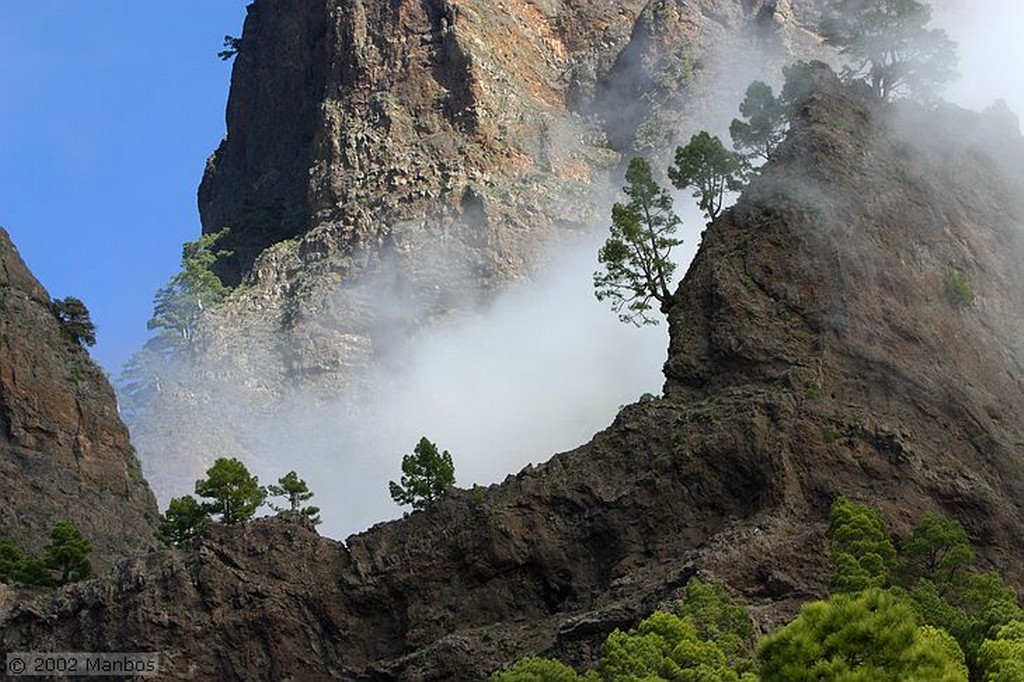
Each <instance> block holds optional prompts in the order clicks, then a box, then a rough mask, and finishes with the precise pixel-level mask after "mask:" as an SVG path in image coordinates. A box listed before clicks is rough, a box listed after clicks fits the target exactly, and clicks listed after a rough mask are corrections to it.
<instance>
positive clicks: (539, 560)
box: [0, 64, 1024, 680]
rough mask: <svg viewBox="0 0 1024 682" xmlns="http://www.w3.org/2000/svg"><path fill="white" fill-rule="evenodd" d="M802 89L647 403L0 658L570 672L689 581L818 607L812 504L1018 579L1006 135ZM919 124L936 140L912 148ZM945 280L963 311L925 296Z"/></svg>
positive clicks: (174, 564)
mask: <svg viewBox="0 0 1024 682" xmlns="http://www.w3.org/2000/svg"><path fill="white" fill-rule="evenodd" d="M812 80H813V82H814V84H815V87H814V88H813V90H812V92H811V94H810V95H809V97H808V98H807V100H806V101H805V102H804V103H803V104H802V105H801V106H800V107H799V108H798V109H797V113H796V115H795V118H794V121H793V128H792V130H791V133H790V137H789V139H788V141H787V142H786V143H785V144H784V146H783V147H782V148H781V149H780V153H779V158H778V160H775V161H773V162H772V163H770V164H768V165H767V166H766V167H764V168H763V169H762V171H761V174H760V177H759V178H757V179H755V180H754V181H753V182H752V183H751V185H750V187H749V188H748V190H747V191H746V192H745V193H744V195H743V196H742V197H741V198H740V200H739V202H738V203H737V204H736V206H734V207H733V208H731V209H728V210H727V211H725V212H724V213H723V214H722V216H720V217H719V219H717V220H716V221H715V222H713V223H712V224H711V225H710V226H709V227H708V228H707V230H706V231H705V235H704V241H703V243H702V245H701V248H700V250H699V252H698V255H697V257H696V258H695V260H694V262H693V264H692V265H691V267H690V269H689V271H688V272H687V274H686V276H685V277H684V279H683V281H682V282H681V283H680V285H679V287H678V289H677V291H676V293H675V294H674V299H673V300H674V303H673V306H672V309H671V311H670V313H669V321H670V345H669V354H668V359H667V362H666V366H665V374H666V384H665V395H664V397H662V398H653V399H645V400H641V401H640V402H638V403H635V404H633V405H629V406H626V407H624V408H623V409H622V411H621V412H620V413H619V415H618V416H617V417H616V419H615V421H614V423H613V424H611V425H610V426H609V427H608V428H607V429H605V430H603V431H601V432H600V433H598V434H596V435H595V436H594V438H593V439H592V440H591V441H590V442H589V443H587V444H585V445H583V446H581V447H579V448H576V449H575V450H572V451H570V452H566V453H561V454H558V455H555V456H554V457H553V458H552V459H551V460H550V461H549V462H547V463H545V464H542V465H538V466H531V467H528V468H526V469H524V470H523V471H521V472H519V473H518V474H516V475H515V476H509V477H508V478H507V479H506V480H505V481H504V482H503V483H501V484H495V485H491V486H488V487H486V488H483V489H481V490H480V491H479V492H471V491H463V490H455V491H453V492H452V494H451V495H449V496H448V497H447V498H445V499H443V500H442V501H440V502H439V503H437V504H436V505H435V506H434V507H433V508H431V509H428V510H426V511H423V512H419V513H414V514H412V515H410V516H409V517H407V518H405V519H402V520H397V521H393V522H388V523H383V524H378V525H377V526H375V527H373V528H371V529H370V530H368V531H366V532H364V533H359V534H357V535H354V536H351V537H350V538H348V540H347V541H346V543H345V544H344V545H342V544H341V543H338V542H335V541H332V540H326V539H321V538H318V537H316V536H315V533H314V531H313V530H312V528H311V527H309V526H308V525H307V524H304V523H303V522H302V521H301V520H298V521H296V520H294V519H292V520H289V519H287V518H285V519H260V520H257V521H254V522H252V523H250V524H246V525H244V526H242V527H238V528H231V527H214V528H212V529H211V530H210V531H208V532H207V533H206V534H204V535H203V536H202V537H201V538H199V539H198V540H197V541H196V542H195V543H194V544H192V545H190V546H189V547H187V548H185V549H183V550H167V551H164V552H158V553H153V554H150V555H148V556H145V557H136V558H133V559H128V560H126V561H124V562H122V563H121V564H119V565H118V567H117V568H116V569H115V570H114V572H113V573H111V574H110V575H109V576H107V577H103V578H100V579H97V580H94V581H89V582H87V583H82V584H80V585H76V586H72V587H69V588H65V589H64V590H63V591H60V592H57V593H54V594H53V595H49V596H46V597H42V598H38V599H36V600H34V601H29V602H26V603H24V604H21V605H18V606H15V607H13V608H11V609H9V610H8V612H7V613H6V614H5V615H0V632H2V635H0V641H2V644H3V647H4V648H5V649H7V650H19V649H24V648H25V647H26V646H28V644H29V643H32V644H33V645H35V646H41V647H50V648H52V649H53V650H62V649H63V650H67V649H75V648H78V649H83V650H87V649H92V650H97V648H98V649H99V650H104V649H105V648H107V647H114V649H111V650H116V649H117V648H118V647H120V648H121V650H133V649H138V650H159V651H161V652H163V655H164V656H165V657H166V660H167V661H170V662H171V665H170V666H169V668H168V669H167V670H166V677H167V678H168V679H176V678H177V679H184V678H187V677H189V676H192V675H196V674H216V675H217V676H218V677H220V678H222V679H253V677H254V676H256V677H258V678H261V679H279V678H287V677H288V676H289V675H291V676H293V678H294V679H328V678H332V677H333V678H337V677H341V678H343V679H359V680H391V679H395V680H444V679H465V680H476V679H484V678H485V677H486V675H487V674H488V673H489V672H490V671H491V670H493V669H495V668H498V667H501V666H503V665H507V664H508V663H509V662H511V661H512V660H514V659H515V658H517V657H519V656H523V655H526V654H531V653H547V654H555V655H560V656H562V657H563V658H566V659H567V660H569V661H571V662H574V663H577V664H586V663H588V662H590V661H592V660H593V656H594V653H595V647H596V643H597V642H599V641H600V640H601V639H602V638H603V636H604V635H605V634H607V633H608V632H609V631H611V630H612V629H613V628H615V627H623V626H628V625H631V624H633V623H635V622H636V621H637V620H638V619H639V618H641V617H643V616H644V615H646V614H647V613H649V612H650V611H652V610H653V609H655V608H657V607H658V606H659V605H660V604H662V603H664V602H666V601H671V600H672V599H673V598H675V597H676V595H677V593H678V590H679V589H680V588H681V587H682V585H684V584H685V582H686V581H687V580H688V579H689V578H690V577H692V576H695V575H696V576H699V577H701V579H703V580H706V581H711V582H716V583H720V584H723V585H725V586H726V587H727V588H728V589H729V590H730V591H731V592H732V593H733V594H735V595H737V596H739V597H741V598H742V599H743V600H744V601H746V602H747V603H748V604H749V605H750V606H751V610H752V612H753V614H754V617H755V620H756V622H757V623H758V624H759V626H761V627H762V628H770V627H771V626H772V625H773V624H775V623H778V622H780V621H782V620H785V619H787V618H788V617H790V616H792V615H793V613H794V612H795V611H796V609H797V608H798V606H799V604H800V603H801V602H802V601H805V600H807V599H809V598H812V597H819V596H822V595H824V594H826V592H827V586H826V580H827V575H828V566H827V551H826V544H825V538H824V530H825V527H826V525H827V510H828V506H829V504H830V503H831V501H832V500H833V499H834V498H835V497H836V496H837V495H846V496H848V497H850V498H851V499H854V500H858V501H864V502H867V503H870V504H872V505H873V506H877V507H878V508H879V509H880V510H881V512H882V514H883V516H884V517H885V518H886V520H887V521H888V522H889V523H890V524H891V525H892V526H893V527H894V528H895V529H896V530H897V532H905V531H906V529H907V528H908V527H909V525H910V523H911V522H912V521H913V520H915V519H916V518H917V517H918V516H919V515H920V514H921V513H923V512H926V511H939V512H941V513H944V514H946V515H949V516H952V517H954V518H957V519H958V520H959V521H960V522H961V523H963V525H964V526H965V528H966V529H967V532H968V534H969V536H970V537H971V540H972V543H973V544H974V545H975V547H976V549H977V550H978V553H979V555H980V556H981V557H982V559H983V562H984V565H985V566H987V567H991V568H995V569H998V570H1000V571H1001V572H1003V574H1004V575H1005V576H1006V578H1007V579H1008V580H1009V581H1010V582H1011V584H1014V585H1015V586H1017V587H1020V586H1021V585H1022V584H1024V575H1022V573H1021V567H1022V566H1024V556H1021V552H1022V551H1024V549H1022V547H1024V546H1022V545H1021V544H1020V543H1019V542H1016V541H1015V540H1014V539H1015V538H1019V537H1021V534H1022V532H1024V509H1021V506H1020V502H1019V500H1020V499H1022V498H1021V495H1020V493H1021V492H1022V486H1024V480H1022V477H1021V475H1020V472H1021V471H1022V470H1024V462H1022V461H1021V449H1020V444H1021V443H1024V433H1022V432H1021V431H1020V425H1021V424H1024V415H1020V413H1019V411H1020V410H1021V409H1022V408H1021V407H1020V405H1021V404H1024V403H1022V402H1021V401H1020V400H1019V398H1020V395H1021V393H1022V392H1024V387H1022V385H1021V382H1020V380H1019V376H1020V372H1019V369H1020V366H1021V359H1022V358H1024V347H1022V345H1021V340H1022V339H1024V333H1021V332H1024V317H1022V313H1021V311H1022V310H1024V306H1021V305H1019V304H1020V303H1021V302H1024V280H1022V278H1021V275H1020V274H1019V273H1018V268H1017V263H1018V262H1019V258H1018V257H1017V256H1018V255H1019V253H1020V251H1021V248H1022V246H1024V245H1022V243H1021V241H1022V238H1024V237H1022V232H1021V225H1024V204H1022V203H1021V200H1020V196H1021V194H1020V192H1019V189H1020V184H1021V183H1020V178H1019V175H1016V173H1017V171H1014V173H1015V174H1013V175H1007V174H1006V173H1005V172H1004V171H1003V168H1004V167H1012V166H1006V165H1005V164H1003V163H1002V162H1001V161H997V160H996V159H997V158H999V157H1002V158H1003V159H1004V160H1005V159H1012V160H1017V159H1020V160H1024V142H1022V140H1021V137H1020V133H1019V131H1018V130H1014V129H1013V125H1009V124H1008V119H1007V118H1006V117H1005V116H1000V115H999V111H997V110H993V111H992V112H990V113H989V114H985V115H981V114H971V113H968V112H964V111H962V110H959V109H956V108H951V107H942V108H939V109H936V110H934V111H928V110H924V109H916V110H915V108H914V107H913V105H896V106H894V107H888V106H884V105H880V104H879V103H877V102H875V101H873V100H872V99H871V98H870V97H869V96H868V95H867V93H866V92H865V91H863V90H862V89H860V88H858V87H857V86H855V85H853V86H844V85H842V84H840V82H839V80H838V79H837V78H836V76H835V74H834V73H832V72H831V71H830V70H829V69H828V68H827V67H825V66H824V65H823V64H818V65H815V66H814V69H813V79H812ZM922 115H923V118H922ZM944 129H955V130H959V131H960V132H961V135H960V136H959V137H958V138H957V139H956V140H955V141H953V142H945V143H943V145H942V146H940V147H936V146H935V144H934V140H935V139H936V136H935V131H937V130H944ZM993 141H997V142H998V149H996V150H995V151H996V154H995V155H993V144H992V143H993ZM1016 167H1017V168H1019V167H1020V166H1019V165H1017V166H1016ZM951 267H956V268H958V269H959V270H960V271H961V272H963V273H965V274H966V276H967V277H968V278H969V281H970V284H971V286H972V287H973V288H974V291H975V293H976V303H975V304H974V305H973V306H971V307H966V308H965V307H961V306H958V305H955V304H954V303H953V302H951V301H950V300H949V299H948V298H947V297H946V295H945V293H944V286H945V282H946V277H947V274H948V272H949V268H951ZM744 275H746V278H744ZM748 279H749V280H750V281H748ZM894 363H897V364H898V363H902V364H898V366H897V364H894ZM86 614H89V615H88V616H86ZM86 617H88V618H90V619H95V620H94V621H93V622H101V623H103V624H104V626H103V627H93V628H82V627H81V626H80V623H81V622H82V619H83V618H86ZM240 643H243V644H240Z"/></svg>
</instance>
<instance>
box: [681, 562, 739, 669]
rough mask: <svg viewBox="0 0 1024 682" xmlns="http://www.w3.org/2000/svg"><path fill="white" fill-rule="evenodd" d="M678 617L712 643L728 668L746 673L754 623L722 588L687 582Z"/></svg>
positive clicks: (693, 580) (691, 581)
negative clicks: (719, 650)
mask: <svg viewBox="0 0 1024 682" xmlns="http://www.w3.org/2000/svg"><path fill="white" fill-rule="evenodd" d="M679 615H680V616H682V617H683V618H685V619H687V620H689V621H691V622H692V623H693V624H694V626H695V627H696V628H697V634H698V635H699V636H700V637H701V638H702V639H704V640H707V641H711V642H714V643H715V644H716V645H717V646H718V648H719V649H721V651H722V653H723V654H725V657H726V660H728V662H729V664H730V666H732V667H733V668H735V669H736V670H737V671H739V672H747V671H748V669H749V667H750V665H751V664H752V659H753V654H754V624H753V623H752V622H751V620H750V614H749V613H747V609H746V608H745V607H744V606H742V605H740V604H737V603H735V602H734V601H733V600H732V599H731V598H730V597H729V594H728V593H727V592H726V591H725V589H724V588H723V587H722V586H721V585H710V584H707V583H703V582H701V581H700V580H697V579H696V578H694V579H692V580H690V582H688V583H687V584H686V589H685V591H684V593H683V600H682V602H681V603H680V605H679Z"/></svg>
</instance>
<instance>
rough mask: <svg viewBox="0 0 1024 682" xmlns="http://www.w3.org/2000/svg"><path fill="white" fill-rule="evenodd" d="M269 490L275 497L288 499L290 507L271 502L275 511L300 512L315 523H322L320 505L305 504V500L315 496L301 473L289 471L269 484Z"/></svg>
mask: <svg viewBox="0 0 1024 682" xmlns="http://www.w3.org/2000/svg"><path fill="white" fill-rule="evenodd" d="M267 492H268V493H270V495H271V496H273V497H283V498H285V499H286V500H288V509H284V508H282V507H278V506H276V505H274V504H271V505H270V506H271V508H273V510H274V511H278V512H280V511H293V512H299V513H301V514H303V515H305V516H307V517H308V518H309V520H310V521H312V522H313V525H317V524H319V523H320V521H321V519H320V507H314V506H312V505H310V506H305V505H304V503H305V502H308V501H309V500H311V499H312V498H313V493H312V491H310V489H309V486H308V485H307V484H306V482H305V481H304V480H302V479H301V478H299V475H298V474H297V473H296V472H294V471H289V472H288V473H287V474H285V475H284V476H282V477H281V478H279V479H277V484H276V485H275V484H270V485H268V486H267Z"/></svg>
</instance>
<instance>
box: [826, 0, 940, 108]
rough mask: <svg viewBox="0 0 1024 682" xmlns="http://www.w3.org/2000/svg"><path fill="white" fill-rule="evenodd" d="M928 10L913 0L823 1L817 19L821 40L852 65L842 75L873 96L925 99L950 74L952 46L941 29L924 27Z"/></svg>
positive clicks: (928, 16) (927, 18)
mask: <svg viewBox="0 0 1024 682" xmlns="http://www.w3.org/2000/svg"><path fill="white" fill-rule="evenodd" d="M930 20H931V8H930V7H929V6H928V5H926V4H924V3H922V2H918V1H917V0H829V2H827V3H826V5H825V8H824V11H823V14H822V22H821V34H822V35H823V36H824V37H825V42H826V43H827V44H829V45H834V46H836V47H838V48H840V52H841V53H842V54H844V55H846V56H847V57H849V58H850V60H851V62H852V64H851V65H850V66H849V67H847V68H846V69H844V72H843V75H844V77H846V78H848V79H852V78H856V79H861V78H863V79H864V80H866V81H867V82H868V83H869V84H870V85H871V88H872V90H873V91H874V93H875V95H877V96H878V98H879V99H881V100H888V99H890V98H891V97H892V96H893V95H896V94H899V93H903V92H906V93H908V94H914V95H919V96H923V97H928V96H931V95H932V94H933V92H934V91H935V90H936V89H937V87H938V86H939V85H941V84H943V83H946V82H948V81H950V80H953V78H954V77H955V75H956V72H955V66H956V60H957V57H956V44H955V43H954V42H953V41H952V40H950V38H949V36H948V35H946V32H945V31H942V30H938V29H927V28H925V26H926V25H927V24H928V22H929V21H930Z"/></svg>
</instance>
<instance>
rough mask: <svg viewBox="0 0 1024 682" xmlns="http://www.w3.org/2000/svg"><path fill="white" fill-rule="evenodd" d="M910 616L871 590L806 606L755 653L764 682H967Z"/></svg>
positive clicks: (955, 660) (955, 659)
mask: <svg viewBox="0 0 1024 682" xmlns="http://www.w3.org/2000/svg"><path fill="white" fill-rule="evenodd" d="M936 639H937V636H936V634H935V632H934V631H932V630H922V629H921V628H920V627H918V625H917V623H916V617H915V614H914V612H913V610H912V609H911V608H910V607H909V606H907V605H906V604H904V603H902V602H900V601H899V600H898V599H897V598H896V597H895V596H893V595H892V594H890V593H888V592H886V591H883V590H881V589H878V588H871V589H868V590H865V591H863V592H860V593H858V594H855V595H848V594H839V595H836V596H834V597H832V599H830V600H829V601H827V602H823V601H819V602H813V603H811V604H807V605H805V606H804V607H803V609H801V611H800V615H799V616H798V617H797V618H796V620H794V621H792V622H791V623H789V624H788V625H786V626H785V627H783V628H780V629H779V630H777V631H776V632H774V633H773V634H771V635H769V636H767V637H766V638H764V639H763V640H762V641H761V643H760V645H759V646H758V658H759V660H760V662H761V679H762V680H763V682H803V681H805V680H806V681H808V682H810V681H812V680H814V681H815V682H824V681H827V680H836V681H838V680H843V681H844V682H845V681H851V682H852V681H858V682H859V681H863V682H886V681H889V680H892V681H893V682H895V681H896V680H929V682H960V681H966V679H967V677H966V675H964V673H963V670H962V668H963V665H962V654H961V655H960V656H957V655H956V653H955V652H952V653H951V652H950V649H951V647H950V646H949V642H948V641H946V640H942V644H941V645H940V646H936V645H935V643H936Z"/></svg>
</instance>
